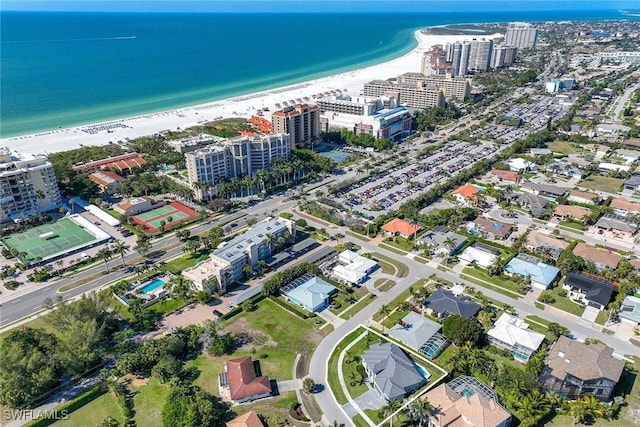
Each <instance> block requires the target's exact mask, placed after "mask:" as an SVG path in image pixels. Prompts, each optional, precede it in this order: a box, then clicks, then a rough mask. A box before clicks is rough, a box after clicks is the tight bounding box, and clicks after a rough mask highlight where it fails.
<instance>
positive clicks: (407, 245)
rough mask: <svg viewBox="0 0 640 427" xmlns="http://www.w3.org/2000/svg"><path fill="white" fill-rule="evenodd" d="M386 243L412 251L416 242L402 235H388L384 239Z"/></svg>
mask: <svg viewBox="0 0 640 427" xmlns="http://www.w3.org/2000/svg"><path fill="white" fill-rule="evenodd" d="M384 243H386V244H387V245H391V246H395V247H396V248H398V249H402V250H403V251H405V252H410V251H411V250H412V249H413V248H414V246H415V245H414V243H413V240H412V239H405V238H404V237H401V236H396V237H387V238H386V239H384Z"/></svg>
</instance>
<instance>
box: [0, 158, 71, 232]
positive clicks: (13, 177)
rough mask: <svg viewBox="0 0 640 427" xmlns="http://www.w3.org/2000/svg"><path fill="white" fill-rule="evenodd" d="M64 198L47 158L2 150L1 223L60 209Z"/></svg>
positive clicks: (0, 165)
mask: <svg viewBox="0 0 640 427" xmlns="http://www.w3.org/2000/svg"><path fill="white" fill-rule="evenodd" d="M61 204H62V196H61V195H60V189H59V188H58V182H57V181H56V176H55V174H54V173H53V166H52V165H51V162H49V161H48V160H47V158H46V157H44V156H27V155H20V154H17V153H13V154H11V151H9V149H8V148H5V147H1V148H0V213H1V215H2V216H1V218H0V222H7V221H11V220H12V219H13V220H19V219H20V218H22V217H24V216H27V215H30V214H33V213H36V212H46V211H49V210H52V209H55V208H57V207H59V206H60V205H61Z"/></svg>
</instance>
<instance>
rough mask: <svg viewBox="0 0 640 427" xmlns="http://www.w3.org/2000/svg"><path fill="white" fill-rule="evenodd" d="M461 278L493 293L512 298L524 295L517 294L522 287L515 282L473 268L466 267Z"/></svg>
mask: <svg viewBox="0 0 640 427" xmlns="http://www.w3.org/2000/svg"><path fill="white" fill-rule="evenodd" d="M460 276H461V277H463V278H464V279H466V280H469V281H470V282H473V283H476V284H478V285H480V286H482V287H485V288H487V289H491V290H492V291H495V292H498V293H500V294H502V295H505V296H508V297H510V298H514V299H520V298H522V294H520V293H519V292H517V290H518V289H520V285H518V284H517V283H515V282H513V281H512V280H508V279H502V278H498V277H491V276H489V275H488V274H486V273H485V272H484V271H480V270H478V269H475V268H473V267H465V268H464V270H462V273H461V274H460ZM487 282H489V283H487Z"/></svg>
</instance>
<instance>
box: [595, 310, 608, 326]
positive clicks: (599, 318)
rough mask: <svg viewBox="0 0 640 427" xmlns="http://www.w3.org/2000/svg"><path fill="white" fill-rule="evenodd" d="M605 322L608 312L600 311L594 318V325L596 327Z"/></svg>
mask: <svg viewBox="0 0 640 427" xmlns="http://www.w3.org/2000/svg"><path fill="white" fill-rule="evenodd" d="M607 320H609V310H602V311H600V312H598V315H597V316H596V323H597V324H598V325H604V324H605V323H606V322H607Z"/></svg>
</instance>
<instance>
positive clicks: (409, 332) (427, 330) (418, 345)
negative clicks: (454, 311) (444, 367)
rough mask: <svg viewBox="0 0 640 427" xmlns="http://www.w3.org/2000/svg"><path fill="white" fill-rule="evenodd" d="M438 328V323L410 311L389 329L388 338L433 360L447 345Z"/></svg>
mask: <svg viewBox="0 0 640 427" xmlns="http://www.w3.org/2000/svg"><path fill="white" fill-rule="evenodd" d="M440 327H441V325H440V324H439V323H436V322H434V321H433V320H429V319H427V318H426V317H424V316H422V315H420V314H418V313H416V312H413V311H411V312H409V314H407V315H406V316H405V317H403V318H402V320H400V321H398V323H396V324H395V325H393V326H392V327H391V328H390V329H389V336H390V337H392V338H394V339H396V340H398V341H400V342H402V343H404V344H406V345H408V346H409V347H411V348H413V349H414V350H416V351H419V352H420V353H422V354H424V355H425V356H427V357H428V358H429V359H433V358H435V357H437V356H438V355H439V354H440V353H442V351H444V349H445V348H447V345H448V344H449V343H448V342H447V339H446V338H445V337H444V336H443V335H442V334H440V333H439V331H440Z"/></svg>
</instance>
